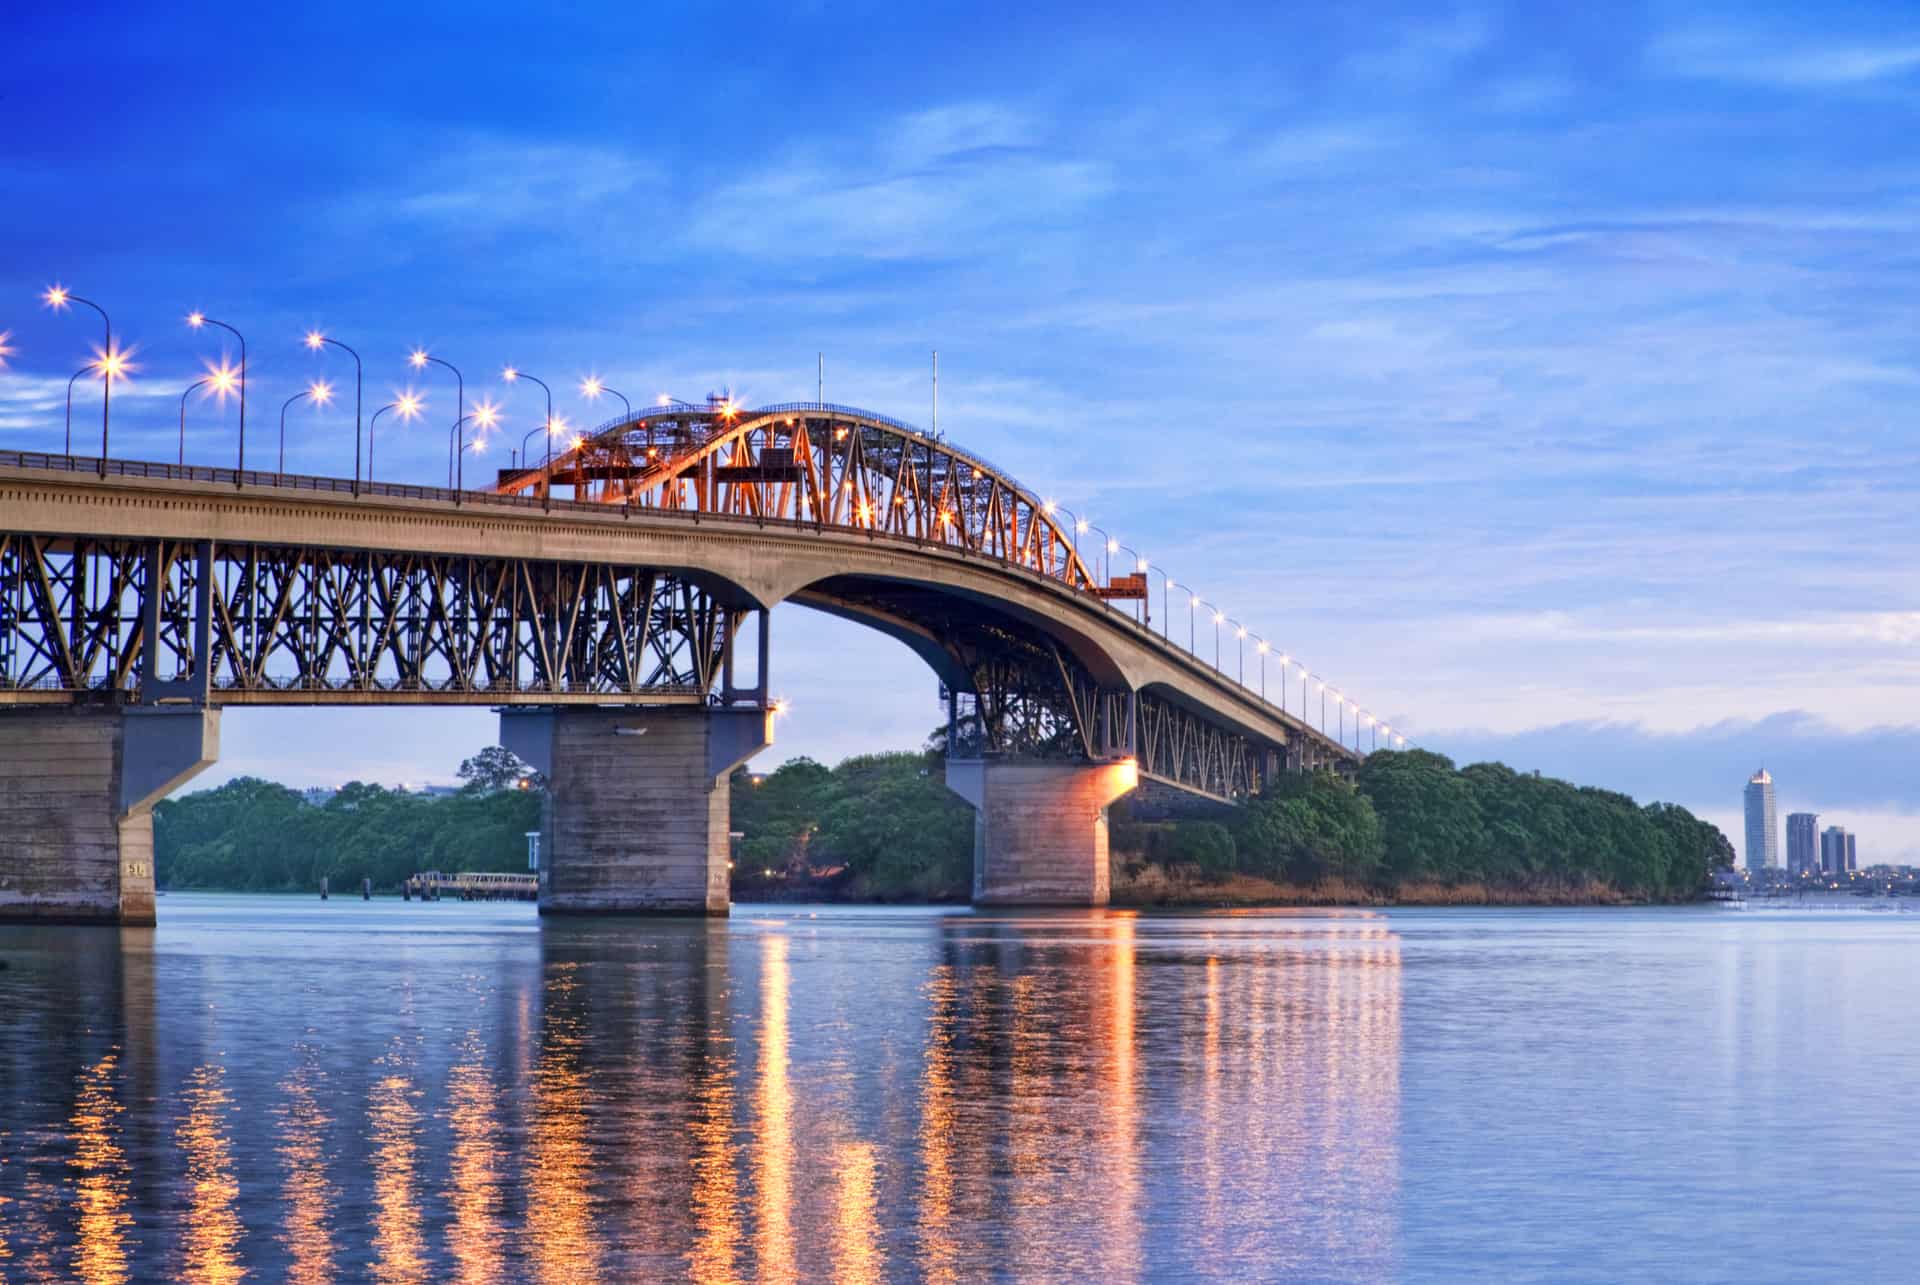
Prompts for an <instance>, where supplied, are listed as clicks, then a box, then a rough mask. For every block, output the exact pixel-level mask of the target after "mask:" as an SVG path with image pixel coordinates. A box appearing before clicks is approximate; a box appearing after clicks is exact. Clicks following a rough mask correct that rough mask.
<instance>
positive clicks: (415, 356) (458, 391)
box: [407, 348, 467, 504]
mask: <svg viewBox="0 0 1920 1285" xmlns="http://www.w3.org/2000/svg"><path fill="white" fill-rule="evenodd" d="M429 363H431V364H433V365H435V366H445V367H446V368H447V369H448V370H451V371H453V387H454V394H453V395H454V398H455V405H454V410H453V429H454V432H456V433H457V432H459V431H460V421H461V420H464V419H465V418H466V417H467V381H466V380H465V379H464V378H462V377H461V374H460V371H459V369H458V368H456V367H455V366H454V364H453V363H452V362H450V361H448V360H446V359H445V358H444V357H436V356H434V355H433V354H432V353H430V352H428V351H427V350H426V349H425V348H415V349H414V350H413V351H412V352H410V353H408V354H407V364H408V365H409V366H411V367H413V368H414V369H415V370H425V369H426V368H427V366H428V364H429ZM454 453H455V454H456V455H457V454H459V452H458V451H456V452H454ZM454 469H455V461H453V460H448V461H447V485H448V486H450V487H454V497H453V499H454V503H456V504H458V503H459V502H460V495H459V488H458V487H457V486H455V485H454V482H455V479H454Z"/></svg>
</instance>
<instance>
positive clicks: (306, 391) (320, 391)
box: [274, 379, 333, 478]
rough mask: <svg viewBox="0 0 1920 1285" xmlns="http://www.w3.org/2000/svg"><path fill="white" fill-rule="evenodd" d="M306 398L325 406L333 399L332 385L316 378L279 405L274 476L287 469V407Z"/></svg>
mask: <svg viewBox="0 0 1920 1285" xmlns="http://www.w3.org/2000/svg"><path fill="white" fill-rule="evenodd" d="M303 397H304V398H306V399H307V400H308V401H310V402H312V403H313V404H314V405H315V406H325V405H326V404H327V403H328V402H330V401H332V400H333V385H332V384H329V383H328V382H327V381H326V380H324V379H316V380H314V381H313V382H312V383H310V384H308V385H307V386H306V387H305V388H303V389H301V390H300V391H299V392H297V393H295V394H294V395H293V396H291V397H289V398H287V400H286V401H285V402H283V403H282V404H281V406H280V462H279V464H278V465H277V466H276V467H275V469H274V476H275V477H276V478H278V477H280V476H281V475H283V474H285V473H286V471H287V407H289V406H291V405H293V404H294V403H295V402H297V401H299V400H300V399H301V398H303Z"/></svg>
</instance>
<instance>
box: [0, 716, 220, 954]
mask: <svg viewBox="0 0 1920 1285" xmlns="http://www.w3.org/2000/svg"><path fill="white" fill-rule="evenodd" d="M219 754H220V712H219V711H218V710H210V709H202V708H195V707H185V708H179V707H175V708H169V707H166V706H159V707H146V706H129V707H126V708H124V709H112V708H86V707H75V706H41V707H37V708H26V709H14V710H8V711H5V712H0V783H4V784H0V921H8V922H20V921H38V922H43V923H44V922H51V923H94V924H135V925H140V924H152V923H153V805H154V804H155V803H157V802H159V801H160V800H161V799H163V798H165V797H166V796H167V794H168V793H169V792H170V791H172V790H173V789H174V788H175V787H176V786H179V785H180V784H182V783H183V782H185V781H187V780H189V779H191V778H192V777H194V776H196V775H197V774H199V772H200V771H201V770H202V769H204V768H206V767H207V766H208V765H209V764H211V763H212V762H213V761H214V760H215V759H216V758H218V757H219Z"/></svg>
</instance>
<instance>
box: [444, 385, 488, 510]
mask: <svg viewBox="0 0 1920 1285" xmlns="http://www.w3.org/2000/svg"><path fill="white" fill-rule="evenodd" d="M468 420H473V421H474V422H475V423H477V424H479V425H480V427H481V428H492V427H493V426H494V425H495V424H497V423H499V422H500V412H499V408H498V407H496V406H495V405H494V404H493V403H492V402H490V401H485V400H482V401H481V403H480V405H479V406H477V407H475V408H474V411H473V414H471V415H462V416H461V417H460V418H459V419H456V420H455V421H453V432H451V433H449V434H447V449H448V451H449V452H451V455H450V457H449V459H448V461H447V467H448V468H450V469H452V470H453V475H454V489H453V502H454V503H455V504H458V503H459V502H460V491H461V488H463V487H464V486H466V484H467V439H466V434H465V432H464V431H463V429H464V425H465V424H466V422H467V421H468ZM483 440H484V439H482V438H479V437H476V438H475V439H474V445H475V446H476V447H477V446H479V445H480V443H481V442H482V441H483Z"/></svg>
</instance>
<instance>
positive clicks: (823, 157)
mask: <svg viewBox="0 0 1920 1285" xmlns="http://www.w3.org/2000/svg"><path fill="white" fill-rule="evenodd" d="M1111 187H1112V178H1111V175H1110V172H1109V168H1108V166H1107V164H1106V163H1105V162H1104V161H1101V160H1096V159H1090V158H1087V157H1084V156H1082V155H1079V154H1077V153H1076V152H1075V151H1074V150H1072V149H1070V148H1068V147H1064V146H1062V145H1060V144H1058V143H1056V142H1054V141H1052V140H1050V139H1049V138H1048V137H1047V136H1046V132H1045V131H1044V130H1042V129H1041V128H1040V126H1039V125H1038V124H1037V123H1036V122H1034V121H1031V120H1029V119H1027V118H1026V117H1024V116H1022V115H1021V114H1019V113H1017V112H1015V111H1013V110H1012V109H1010V108H1007V107H1003V106H999V105H995V104H991V103H971V104H961V105H957V106H951V107H942V108H937V109H933V110H929V111H924V112H919V113H916V114H914V115H911V116H908V117H905V118H903V119H901V120H898V121H895V122H893V123H892V124H890V125H888V126H886V127H884V128H882V129H881V130H879V131H878V132H877V133H875V134H872V135H867V136H859V137H852V138H847V139H841V140H836V141H835V142H834V143H833V144H832V145H830V146H829V145H824V144H818V143H816V144H810V145H807V146H804V147H800V148H797V149H794V150H793V151H791V152H790V153H789V154H788V155H786V156H785V157H784V158H782V159H781V160H779V161H777V162H775V163H773V164H771V165H769V166H766V167H764V168H762V169H760V170H758V171H756V172H754V173H751V174H748V175H746V176H745V177H743V178H741V179H739V180H738V181H735V182H732V183H728V184H726V185H723V186H722V187H720V188H719V189H718V190H716V191H714V192H712V193H710V194H708V195H707V196H705V197H703V198H702V199H700V200H699V201H698V202H697V204H696V205H695V207H694V212H693V219H692V222H691V225H690V227H689V229H688V233H687V236H688V239H689V240H690V241H691V242H692V243H693V244H694V245H695V246H697V247H699V248H700V249H702V250H705V251H721V252H726V253H732V254H744V255H753V256H760V255H784V256H793V257H798V258H800V259H803V260H806V259H817V258H821V257H831V256H838V255H866V256H871V257H874V258H879V259H904V258H913V257H923V256H924V257H935V258H947V257H952V256H960V255H969V254H978V253H983V252H987V251H989V250H990V249H991V248H992V246H991V242H992V240H993V238H996V237H1003V236H1006V235H1008V234H1011V233H1013V232H1016V231H1018V232H1021V233H1024V234H1026V235H1028V236H1032V235H1035V234H1042V233H1045V232H1047V231H1048V230H1057V229H1059V228H1061V227H1063V226H1065V225H1066V221H1067V220H1068V219H1069V217H1070V216H1072V215H1073V214H1074V213H1076V212H1077V211H1080V210H1082V209H1084V208H1085V207H1086V206H1087V205H1089V204H1090V203H1091V202H1094V201H1096V200H1098V199H1100V198H1101V197H1102V196H1104V195H1105V194H1106V193H1107V192H1108V191H1109V190H1110V189H1111ZM1005 249H1006V246H1005V244H1004V243H1002V244H1001V246H1000V247H999V250H1000V251H1001V252H1002V253H1004V252H1005Z"/></svg>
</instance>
